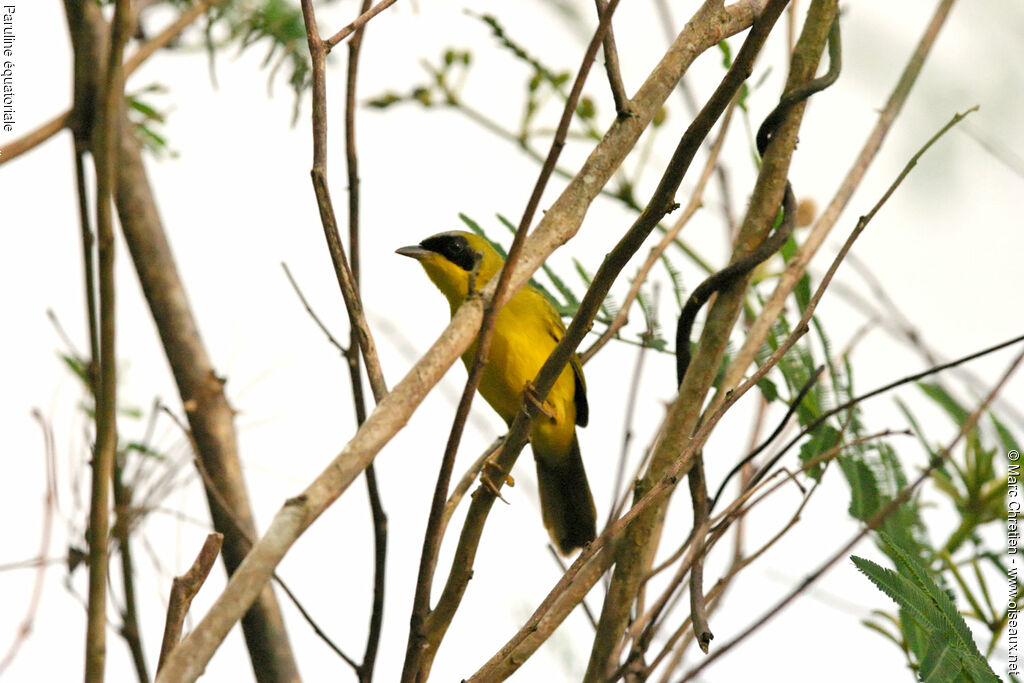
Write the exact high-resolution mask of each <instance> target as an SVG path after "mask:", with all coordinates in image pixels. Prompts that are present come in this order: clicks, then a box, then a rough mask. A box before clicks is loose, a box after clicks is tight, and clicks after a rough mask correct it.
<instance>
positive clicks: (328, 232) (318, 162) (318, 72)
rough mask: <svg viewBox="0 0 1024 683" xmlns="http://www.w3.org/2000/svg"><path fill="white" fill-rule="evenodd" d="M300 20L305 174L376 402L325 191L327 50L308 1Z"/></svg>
mask: <svg viewBox="0 0 1024 683" xmlns="http://www.w3.org/2000/svg"><path fill="white" fill-rule="evenodd" d="M302 18H303V21H304V22H305V25H306V38H307V43H308V44H309V55H310V62H311V65H312V79H313V167H312V168H311V169H310V172H309V174H310V177H311V178H312V181H313V191H314V193H315V194H316V201H317V208H318V209H319V211H320V222H321V224H322V225H323V229H324V237H325V238H326V240H327V249H328V252H329V253H330V256H331V263H332V264H333V266H334V274H335V277H336V278H337V280H338V287H339V289H340V290H341V294H342V298H344V300H345V310H346V311H347V312H348V317H349V324H350V325H351V327H352V329H353V330H355V331H356V338H357V339H358V340H359V348H360V350H361V351H362V353H363V360H364V361H365V362H366V374H367V376H368V378H369V380H370V388H371V390H372V391H373V394H374V396H375V397H376V398H377V400H378V401H379V400H380V399H381V398H382V397H383V396H384V395H385V394H386V393H387V385H386V384H385V383H384V374H383V373H382V372H381V368H380V359H379V357H378V356H377V347H376V344H374V341H373V335H372V333H371V332H370V327H369V325H368V324H367V322H366V314H365V312H364V311H363V303H362V299H361V298H360V296H359V290H358V289H357V287H356V282H355V278H354V277H353V275H352V270H351V268H350V267H349V263H348V258H347V257H346V255H345V248H344V247H343V246H342V244H341V237H340V236H339V233H338V221H337V218H336V217H335V213H334V204H333V203H332V202H331V193H330V190H329V189H328V187H327V75H326V59H327V50H326V48H325V43H324V41H322V40H321V39H320V32H319V30H318V29H317V25H316V15H315V14H314V11H313V3H312V0H302Z"/></svg>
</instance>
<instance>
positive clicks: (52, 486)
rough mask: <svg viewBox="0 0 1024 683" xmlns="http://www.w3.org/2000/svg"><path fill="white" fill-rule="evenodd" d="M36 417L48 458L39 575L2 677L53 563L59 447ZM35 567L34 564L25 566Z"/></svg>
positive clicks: (1, 666) (25, 634)
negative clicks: (56, 474)
mask: <svg viewBox="0 0 1024 683" xmlns="http://www.w3.org/2000/svg"><path fill="white" fill-rule="evenodd" d="M32 417H33V418H35V420H36V422H38V423H39V427H40V428H41V429H42V430H43V452H44V454H45V457H44V461H45V462H46V495H45V496H44V498H43V526H42V530H41V531H40V533H39V554H38V555H36V559H35V560H33V562H34V563H35V567H36V577H35V581H34V582H33V584H32V592H31V594H30V595H29V599H28V607H27V608H26V610H25V617H24V618H23V619H22V620H21V624H20V625H19V626H18V630H17V632H16V634H15V636H14V641H13V642H12V643H11V645H10V647H9V648H8V649H7V652H6V653H4V656H3V658H0V676H3V674H4V671H6V670H7V667H9V666H10V665H11V662H13V661H14V658H15V657H17V656H18V651H19V650H20V649H21V646H22V645H24V644H25V642H26V641H27V640H28V638H29V636H30V635H31V634H32V626H33V624H34V623H35V619H36V612H38V611H39V602H40V601H41V600H42V598H43V587H44V585H45V584H44V581H43V580H44V579H45V578H46V569H47V567H49V565H50V563H49V562H47V561H46V556H47V555H48V554H49V552H50V537H51V535H52V532H53V513H54V510H55V509H56V502H57V501H56V497H57V488H56V479H55V474H54V470H55V468H56V459H57V455H56V447H55V446H54V441H53V429H52V427H51V426H50V425H49V424H48V423H47V422H46V420H45V419H44V418H43V414H42V413H41V412H39V410H37V409H33V410H32ZM24 566H31V565H24Z"/></svg>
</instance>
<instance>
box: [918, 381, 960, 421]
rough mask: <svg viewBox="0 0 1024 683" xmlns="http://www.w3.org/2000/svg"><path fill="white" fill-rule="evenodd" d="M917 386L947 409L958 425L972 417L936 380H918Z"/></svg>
mask: <svg viewBox="0 0 1024 683" xmlns="http://www.w3.org/2000/svg"><path fill="white" fill-rule="evenodd" d="M917 386H918V387H919V388H920V389H921V391H923V392H924V393H925V394H926V395H927V396H928V398H930V399H932V400H933V401H935V403H937V404H938V405H939V406H940V407H941V408H942V409H943V410H945V411H946V413H947V414H948V415H949V417H950V418H952V420H953V422H955V423H956V426H957V427H962V426H963V425H964V423H965V422H966V421H967V418H968V417H970V414H971V413H970V411H968V410H966V409H965V408H964V407H963V406H962V405H960V404H959V403H958V402H957V401H956V399H954V398H953V397H952V396H950V395H949V392H947V391H946V390H945V389H944V388H942V386H941V385H939V384H936V383H934V382H918V383H917Z"/></svg>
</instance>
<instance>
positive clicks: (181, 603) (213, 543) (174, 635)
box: [157, 532, 224, 672]
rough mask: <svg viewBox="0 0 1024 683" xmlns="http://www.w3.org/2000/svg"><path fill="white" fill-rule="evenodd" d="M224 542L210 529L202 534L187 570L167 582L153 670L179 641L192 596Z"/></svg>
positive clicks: (219, 535)
mask: <svg viewBox="0 0 1024 683" xmlns="http://www.w3.org/2000/svg"><path fill="white" fill-rule="evenodd" d="M223 543H224V534H221V533H217V532H214V533H212V534H210V535H209V536H207V537H206V541H205V542H204V543H203V547H202V548H200V549H199V554H198V555H196V559H195V561H194V562H193V563H192V566H191V567H189V570H188V571H187V572H185V573H184V574H182V575H181V576H176V577H174V581H173V582H172V583H171V597H170V600H168V605H167V620H166V622H165V623H164V638H163V641H162V642H161V643H160V660H159V662H158V663H157V671H158V672H159V671H160V669H162V668H163V666H164V662H166V661H167V657H168V656H170V654H171V651H172V650H174V648H175V647H176V646H177V644H178V641H179V640H181V629H182V627H183V626H184V624H185V615H186V614H188V608H189V607H190V606H191V605H192V598H194V597H195V596H196V594H197V593H198V592H199V589H200V588H202V586H203V584H204V583H205V582H206V577H207V576H209V575H210V570H211V569H213V563H214V562H216V561H217V555H219V554H220V547H221V545H222V544H223Z"/></svg>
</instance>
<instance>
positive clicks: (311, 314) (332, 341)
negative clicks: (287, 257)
mask: <svg viewBox="0 0 1024 683" xmlns="http://www.w3.org/2000/svg"><path fill="white" fill-rule="evenodd" d="M281 268H283V269H284V274H285V277H287V278H288V283H289V284H290V285H291V286H292V289H294V290H295V294H296V295H297V296H298V297H299V301H301V302H302V307H303V308H305V309H306V313H309V317H310V318H312V319H313V322H315V323H316V326H317V327H319V328H320V331H321V332H323V333H324V335H325V336H326V337H327V341H328V342H329V343H330V345H331V346H333V347H334V348H336V349H337V350H338V353H340V354H341V355H342V356H345V355H346V353H347V349H346V348H345V347H344V346H342V345H341V342H339V341H338V340H337V339H336V338H335V337H334V335H333V334H331V331H330V330H329V329H327V325H325V324H324V322H323V321H322V320H321V319H320V316H318V315H317V314H316V311H314V310H313V307H312V306H310V305H309V301H308V300H307V299H306V296H305V295H304V294H303V293H302V289H300V288H299V283H298V282H296V281H295V278H294V277H292V271H291V270H290V269H289V268H288V264H287V263H285V262H284V261H282V262H281Z"/></svg>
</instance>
